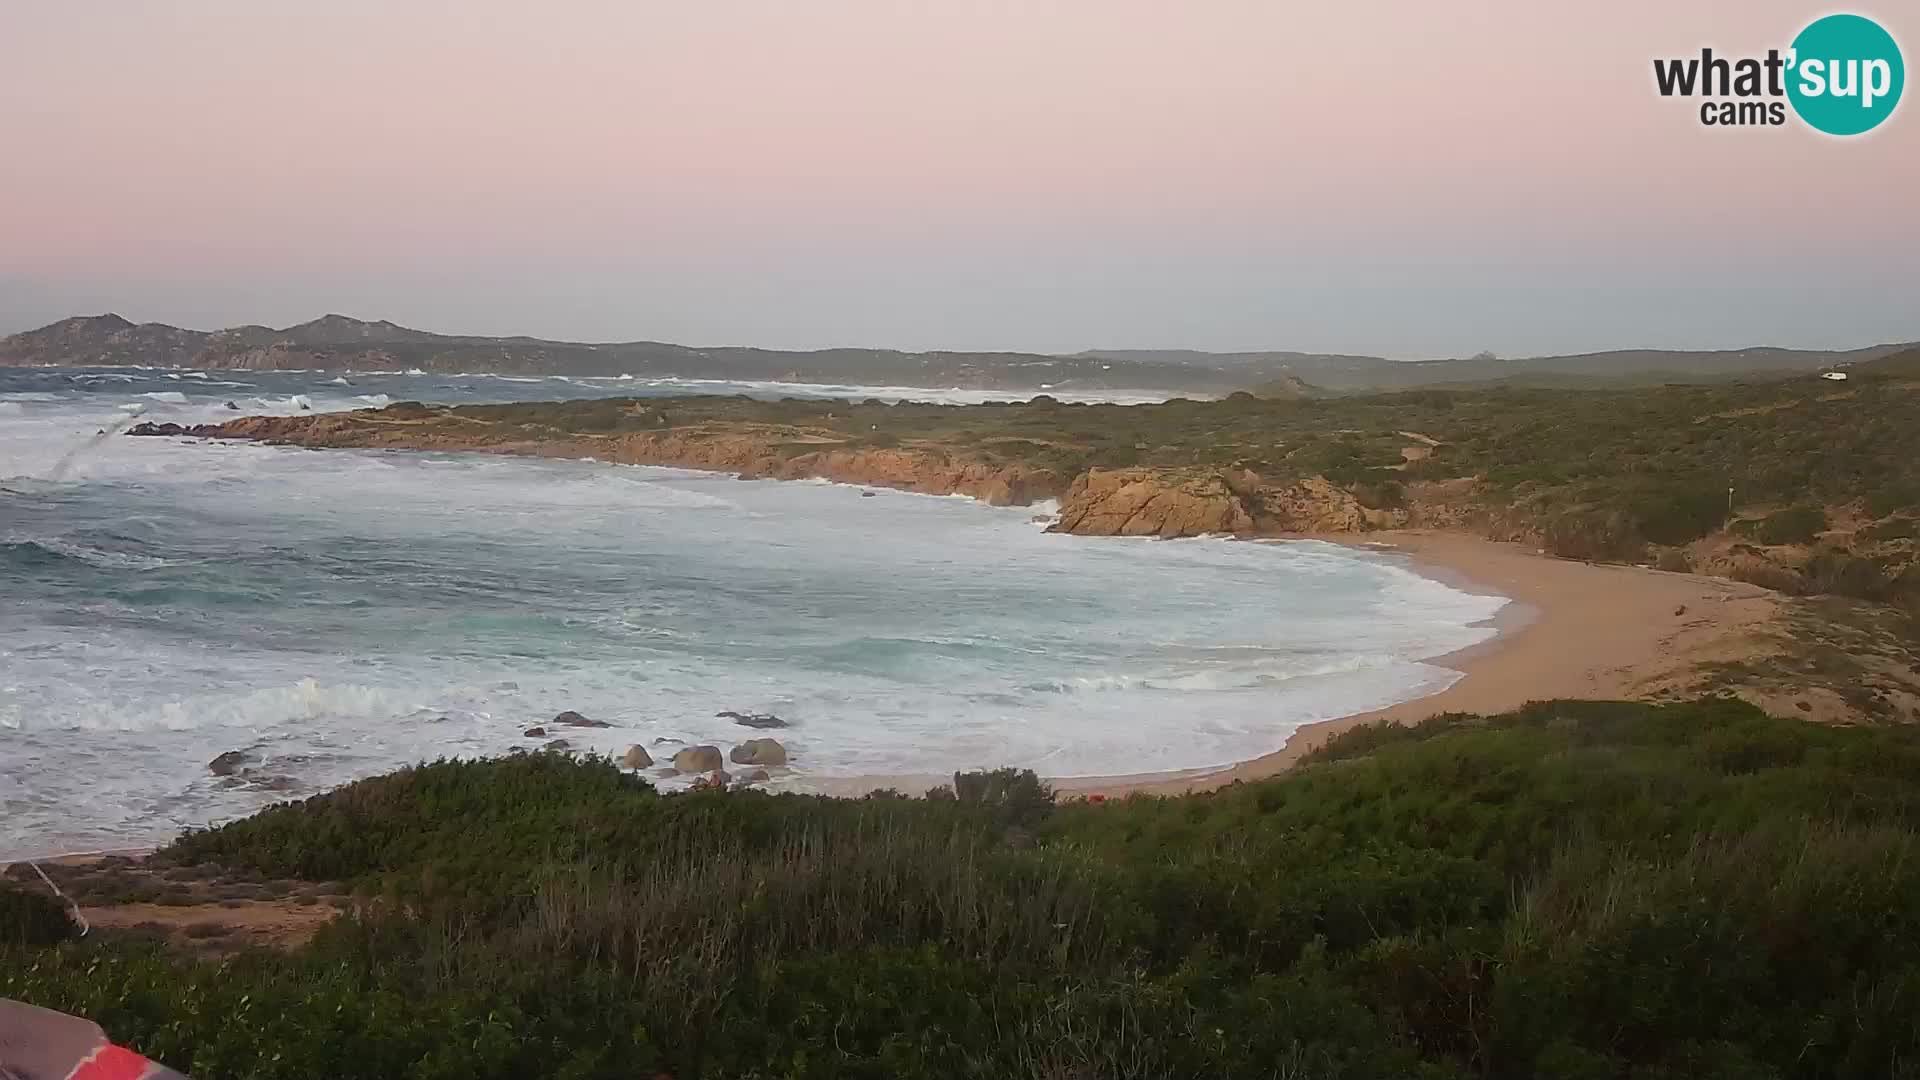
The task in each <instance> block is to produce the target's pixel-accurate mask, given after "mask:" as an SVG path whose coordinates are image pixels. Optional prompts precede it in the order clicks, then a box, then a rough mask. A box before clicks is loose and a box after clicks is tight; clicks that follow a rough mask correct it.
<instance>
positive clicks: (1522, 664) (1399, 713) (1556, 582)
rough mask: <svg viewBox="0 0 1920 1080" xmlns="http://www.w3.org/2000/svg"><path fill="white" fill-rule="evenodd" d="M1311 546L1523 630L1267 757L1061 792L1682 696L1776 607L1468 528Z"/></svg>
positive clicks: (1206, 778)
mask: <svg viewBox="0 0 1920 1080" xmlns="http://www.w3.org/2000/svg"><path fill="white" fill-rule="evenodd" d="M1303 539H1307V538H1304V537H1303ZM1310 539H1316V540H1325V541H1328V542H1330V543H1337V544H1342V545H1345V546H1348V547H1359V548H1365V549H1368V550H1374V551H1382V552H1386V553H1389V554H1393V555H1396V556H1400V557H1403V558H1404V559H1405V562H1406V565H1407V567H1408V568H1409V569H1411V570H1414V571H1416V572H1418V573H1421V574H1423V575H1426V576H1428V577H1431V578H1433V579H1435V580H1437V581H1440V582H1442V583H1443V584H1446V585H1449V586H1451V587H1454V588H1459V589H1464V590H1466V591H1469V592H1483V593H1492V594H1495V595H1500V596H1505V597H1507V598H1508V599H1509V600H1510V601H1512V602H1513V603H1512V604H1510V605H1509V606H1508V607H1506V608H1502V609H1501V611H1500V613H1498V614H1496V615H1495V616H1494V622H1495V624H1496V625H1499V624H1500V623H1501V622H1502V620H1505V619H1511V620H1515V621H1512V622H1510V623H1509V624H1508V625H1505V626H1501V629H1500V632H1499V633H1498V634H1496V635H1495V636H1494V637H1492V638H1489V639H1488V640H1486V641H1483V642H1480V643H1478V644H1475V645H1470V646H1468V647H1467V648H1465V649H1461V650H1459V651H1457V652H1453V653H1449V654H1447V655H1445V656H1440V657H1434V658H1432V659H1431V660H1429V661H1428V662H1429V663H1434V664H1439V665H1441V666H1444V667H1451V668H1454V669H1455V670H1457V671H1459V672H1460V673H1461V678H1459V679H1457V680H1455V681H1454V683H1453V684H1452V685H1451V686H1448V687H1447V688H1446V689H1444V690H1441V691H1439V692H1437V693H1433V694H1429V695H1426V696H1425V697H1419V698H1414V699H1412V700H1410V701H1403V702H1400V703H1399V704H1396V705H1390V706H1388V707H1386V708H1384V709H1374V710H1371V711H1368V712H1362V713H1355V714H1352V715H1350V716H1342V717H1337V718H1334V719H1331V720H1320V721H1315V722H1311V723H1306V724H1301V725H1299V726H1298V727H1296V728H1294V729H1293V730H1292V731H1291V732H1290V733H1289V734H1288V736H1287V739H1286V742H1285V744H1284V745H1282V746H1281V747H1280V748H1279V749H1278V750H1275V751H1273V752H1272V753H1268V754H1263V755H1261V756H1260V757H1256V758H1252V759H1250V760H1247V761H1242V762H1237V763H1235V764H1232V765H1228V766H1225V767H1222V768H1218V769H1211V770H1198V771H1189V772H1186V773H1182V774H1178V775H1167V774H1151V773H1149V774H1141V775H1134V776H1116V777H1094V778H1078V779H1065V780H1062V781H1060V782H1059V783H1058V784H1057V785H1056V787H1057V788H1058V789H1059V790H1060V791H1062V792H1064V793H1068V794H1074V795H1107V796H1116V795H1126V794H1132V793H1136V792H1139V793H1147V794H1158V795H1170V794H1183V793H1186V792H1191V791H1205V790H1210V789H1212V788H1216V787H1220V786H1222V785H1225V784H1230V783H1233V782H1235V781H1240V780H1257V779H1262V778H1264V777H1268V776H1273V775H1275V774H1278V773H1281V772H1285V771H1286V770H1287V769H1290V768H1292V767H1293V766H1294V765H1296V764H1298V763H1299V761H1300V760H1301V759H1302V758H1304V757H1305V756H1306V755H1307V754H1309V753H1311V752H1312V751H1314V750H1316V749H1318V748H1320V747H1321V746H1323V745H1325V744H1326V743H1327V741H1328V740H1330V739H1332V738H1333V737H1334V736H1336V735H1338V734H1340V733H1341V732H1344V731H1349V730H1351V729H1353V728H1356V727H1360V726H1363V725H1366V724H1374V723H1395V724H1415V723H1419V722H1420V721H1422V720H1425V719H1427V718H1428V717H1431V716H1436V715H1439V714H1441V713H1448V712H1473V713H1493V712H1503V711H1506V710H1509V709H1514V708H1518V707H1520V706H1522V705H1525V704H1527V703H1528V702H1532V701H1541V700H1547V699H1551V698H1563V697H1580V698H1600V699H1605V698H1648V697H1653V698H1657V697H1661V696H1663V695H1665V694H1668V693H1676V694H1680V693H1685V692H1686V691H1687V690H1688V689H1689V688H1690V687H1691V684H1692V682H1693V671H1694V668H1695V667H1696V665H1698V664H1700V663H1702V662H1705V661H1710V660H1718V659H1730V658H1734V657H1738V656H1744V655H1750V654H1752V653H1753V652H1755V651H1757V650H1758V647H1759V645H1758V642H1757V641H1756V640H1755V638H1756V635H1758V634H1760V633H1762V632H1764V630H1765V628H1766V626H1767V624H1768V623H1769V622H1770V621H1771V620H1772V618H1773V617H1774V613H1775V608H1776V606H1777V603H1778V596H1777V594H1775V593H1773V592H1770V591H1769V590H1766V589H1762V588H1760V587H1758V586H1754V585H1746V584H1742V583H1740V582H1734V581H1728V580H1726V579H1723V578H1714V577H1706V576H1703V575H1699V574H1679V573H1670V572H1667V571H1661V570H1650V569H1646V568H1643V567H1636V566H1622V565H1616V564H1601V563H1582V562H1574V561H1572V560H1568V559H1559V558H1555V557H1553V556H1549V555H1545V554H1542V553H1540V552H1538V551H1536V550H1534V549H1530V548H1527V547H1524V546H1522V545H1519V544H1510V543H1502V542H1499V541H1493V540H1483V539H1480V538H1478V537H1474V536H1469V535H1466V534H1463V533H1451V532H1442V531H1430V530H1401V531H1395V532H1383V533H1376V534H1373V535H1371V536H1367V537H1356V536H1350V535H1347V536H1315V537H1310Z"/></svg>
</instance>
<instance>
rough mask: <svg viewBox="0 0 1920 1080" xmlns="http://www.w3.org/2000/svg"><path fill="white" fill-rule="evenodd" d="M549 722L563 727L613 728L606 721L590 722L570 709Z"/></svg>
mask: <svg viewBox="0 0 1920 1080" xmlns="http://www.w3.org/2000/svg"><path fill="white" fill-rule="evenodd" d="M547 722H548V723H550V724H558V725H560V726H562V727H612V726H613V725H612V724H609V723H607V722H606V721H605V720H589V719H587V718H586V717H584V716H581V715H580V714H579V713H577V712H574V711H573V710H572V709H568V710H567V711H566V712H563V713H561V714H560V715H558V716H556V717H554V718H553V719H552V720H549V721H547Z"/></svg>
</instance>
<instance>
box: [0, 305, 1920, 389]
mask: <svg viewBox="0 0 1920 1080" xmlns="http://www.w3.org/2000/svg"><path fill="white" fill-rule="evenodd" d="M1911 347H1912V344H1911V343H1907V344H1889V345H1879V346H1873V347H1870V348H1864V349H1851V350H1805V349H1777V348H1752V349H1738V350H1731V349H1730V350H1721V351H1714V352H1677V351H1662V350H1627V351H1619V352H1607V353H1587V354H1582V355H1578V356H1551V357H1531V358H1526V359H1516V360H1502V359H1498V358H1495V357H1491V356H1486V355H1482V356H1478V357H1473V358H1470V359H1464V360H1429V361H1395V360H1388V359H1385V358H1383V357H1378V356H1356V355H1344V354H1337V353H1302V352H1282V351H1271V352H1238V353H1206V352H1196V351H1189V350H1136V349H1108V350H1089V351H1086V352H1081V353H1074V354H1071V355H1045V354H1040V353H1021V352H992V351H989V352H958V351H946V350H936V351H929V352H905V351H900V350H895V349H819V350H811V351H789V350H776V349H755V348H742V347H731V346H729V347H719V348H706V349H699V348H693V347H691V346H686V345H674V344H670V343H667V342H658V341H629V342H606V343H585V342H571V341H548V340H544V339H541V338H531V337H480V336H466V335H455V334H436V333H431V332H428V331H425V330H414V329H411V328H408V327H404V326H400V325H398V324H396V323H392V322H387V321H385V320H378V321H373V322H368V321H365V320H361V319H356V318H352V317H350V316H346V315H324V316H322V317H320V318H318V319H314V320H312V321H311V322H305V323H300V324H298V325H295V326H289V327H285V328H282V329H275V328H273V327H267V326H257V325H248V326H236V327H230V328H228V329H225V330H214V331H204V330H185V329H181V328H180V327H176V326H168V325H166V324H164V323H134V322H132V321H130V320H127V319H124V318H121V317H120V316H118V315H113V314H107V315H89V316H75V317H73V318H68V319H62V320H60V321H59V322H56V323H52V324H50V325H47V326H43V327H40V328H39V329H37V330H29V331H26V332H24V333H19V334H14V335H12V336H11V337H7V338H0V366H16V367H19V366H37V367H56V366H57V367H129V366H150V367H179V368H199V369H204V370H252V371H262V370H265V371H272V370H289V369H315V368H318V369H350V370H357V371H406V370H410V369H415V368H417V369H420V370H423V371H432V372H492V373H498V374H526V375H578V376H615V375H633V376H636V377H647V378H663V377H675V378H688V379H726V380H732V381H741V380H768V381H780V382H811V383H851V384H865V385H901V386H921V387H948V386H958V387H966V388H970V389H988V390H992V389H1006V390H1023V391H1039V390H1049V389H1057V390H1063V391H1068V390H1157V391H1168V392H1181V393H1190V394H1203V395H1217V394H1225V393H1229V392H1231V391H1234V390H1238V389H1248V388H1261V389H1264V390H1265V391H1267V392H1275V393H1284V394H1285V395H1286V396H1308V395H1311V394H1318V393H1325V392H1335V393H1340V392H1355V391H1364V390H1394V389H1408V388H1412V387H1420V386H1444V385H1452V384H1468V383H1486V382H1517V383H1524V384H1531V385H1580V384H1588V383H1601V384H1604V383H1607V382H1613V381H1621V380H1629V381H1642V382H1645V381H1661V380H1667V381H1676V382H1684V381H1702V380H1712V379H1722V378H1732V377H1739V376H1746V375H1760V376H1770V375H1785V374H1792V373H1797V372H1809V371H1815V370H1819V369H1821V368H1825V367H1831V366H1835V365H1844V364H1853V363H1864V362H1867V361H1872V360H1876V359H1878V358H1880V357H1883V356H1887V355H1889V354H1892V353H1896V352H1899V351H1900V350H1902V349H1907V348H1911Z"/></svg>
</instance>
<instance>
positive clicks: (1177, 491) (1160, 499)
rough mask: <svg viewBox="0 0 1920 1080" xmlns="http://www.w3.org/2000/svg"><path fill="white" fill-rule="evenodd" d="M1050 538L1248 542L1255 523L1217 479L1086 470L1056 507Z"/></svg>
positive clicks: (1215, 475) (1205, 475)
mask: <svg viewBox="0 0 1920 1080" xmlns="http://www.w3.org/2000/svg"><path fill="white" fill-rule="evenodd" d="M1049 531H1051V532H1063V533H1072V534H1074V535H1075V536H1160V537H1168V538H1171V537H1176V536H1204V535H1208V534H1227V535H1232V536H1249V535H1252V533H1253V532H1254V519H1253V515H1252V513H1250V512H1249V511H1248V509H1247V505H1246V502H1245V501H1244V500H1243V498H1242V496H1240V495H1238V494H1236V493H1235V492H1234V491H1233V490H1232V488H1231V487H1229V486H1228V483H1227V479H1226V477H1224V476H1222V475H1220V474H1218V473H1201V474H1194V475H1187V476H1182V475H1179V474H1170V473H1165V472H1157V471H1153V470H1148V469H1089V470H1088V471H1087V472H1085V473H1082V474H1081V475H1080V477H1079V478H1078V479H1076V480H1074V482H1073V485H1072V486H1071V487H1069V488H1068V489H1067V495H1066V498H1065V499H1062V500H1061V503H1060V519H1059V520H1058V521H1056V522H1054V524H1053V525H1052V526H1051V528H1050V530H1049Z"/></svg>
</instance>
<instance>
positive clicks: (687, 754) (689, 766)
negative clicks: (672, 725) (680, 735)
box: [673, 746, 725, 773]
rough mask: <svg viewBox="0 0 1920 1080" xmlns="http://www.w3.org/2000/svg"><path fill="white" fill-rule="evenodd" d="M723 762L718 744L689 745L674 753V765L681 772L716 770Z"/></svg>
mask: <svg viewBox="0 0 1920 1080" xmlns="http://www.w3.org/2000/svg"><path fill="white" fill-rule="evenodd" d="M723 764H725V762H724V761H723V760H722V759H721V757H720V748H719V747H717V746H689V747H687V748H686V749H685V750H682V751H680V752H679V753H677V754H675V755H673V767H674V768H676V769H679V770H680V771H681V772H687V773H693V772H698V773H704V772H714V771H716V770H718V769H719V768H720V766H721V765H723Z"/></svg>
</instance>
